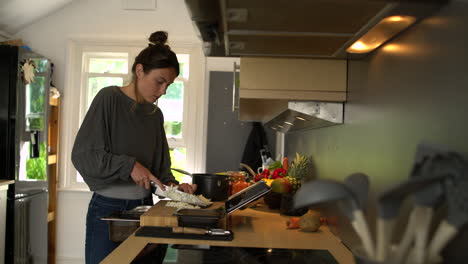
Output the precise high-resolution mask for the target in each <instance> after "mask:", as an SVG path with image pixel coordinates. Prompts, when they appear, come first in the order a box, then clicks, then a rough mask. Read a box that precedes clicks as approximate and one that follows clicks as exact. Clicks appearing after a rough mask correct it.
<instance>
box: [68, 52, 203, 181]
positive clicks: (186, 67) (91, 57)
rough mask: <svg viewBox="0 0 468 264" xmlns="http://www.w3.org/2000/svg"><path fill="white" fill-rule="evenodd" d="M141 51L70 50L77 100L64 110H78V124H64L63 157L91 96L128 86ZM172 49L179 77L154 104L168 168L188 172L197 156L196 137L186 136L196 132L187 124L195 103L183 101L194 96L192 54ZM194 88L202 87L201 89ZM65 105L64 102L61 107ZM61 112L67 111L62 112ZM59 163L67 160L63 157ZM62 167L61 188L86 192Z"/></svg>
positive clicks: (194, 126)
mask: <svg viewBox="0 0 468 264" xmlns="http://www.w3.org/2000/svg"><path fill="white" fill-rule="evenodd" d="M143 47H144V46H142V47H133V46H131V45H129V46H127V47H114V46H95V45H91V46H87V45H82V46H81V45H72V46H71V54H72V55H74V56H75V57H74V58H75V60H76V63H75V65H73V67H72V68H73V69H74V70H72V73H71V75H72V76H71V78H70V79H71V80H70V82H71V83H72V84H73V85H74V86H77V87H81V89H79V91H78V92H77V93H76V95H77V96H78V97H79V98H80V99H79V100H71V103H70V104H67V105H65V106H64V107H65V108H66V107H68V108H69V109H70V112H72V111H74V110H73V107H74V106H73V104H74V105H76V106H77V108H78V109H79V111H78V113H76V114H77V115H76V117H77V119H75V120H78V122H76V123H73V122H72V124H71V125H70V126H68V125H67V124H64V126H65V127H66V128H67V129H68V130H69V131H70V134H69V135H70V136H68V137H67V139H68V140H65V141H66V143H65V144H66V146H65V148H66V150H65V154H64V155H65V156H67V155H70V154H69V153H70V152H71V149H72V147H73V142H74V139H75V136H76V132H77V131H78V128H79V125H80V124H81V122H82V120H83V119H84V117H85V115H86V112H87V110H88V108H89V106H90V104H91V102H92V101H93V98H94V97H95V95H96V94H97V93H98V92H99V90H100V89H102V88H104V87H107V86H110V85H117V86H123V85H126V84H128V82H129V80H130V78H131V66H132V65H133V60H134V58H135V57H136V55H138V53H139V52H140V51H141V50H142V49H143ZM172 48H173V50H174V51H175V52H176V53H177V58H178V60H179V63H180V74H179V76H178V77H177V78H176V80H174V83H173V84H171V86H169V88H168V90H167V92H166V94H165V95H164V96H162V97H161V98H160V99H159V100H158V102H156V103H157V105H158V107H160V108H161V110H162V112H163V114H164V121H165V122H164V128H165V131H166V136H167V139H168V143H169V148H170V155H171V161H172V167H175V168H180V169H184V170H189V171H190V170H191V169H192V168H193V167H194V163H195V162H196V161H194V160H190V157H198V156H201V155H200V153H199V154H197V155H195V152H197V150H196V149H197V148H198V152H200V150H201V148H200V147H197V146H195V144H194V143H195V142H196V140H194V137H195V135H196V134H195V133H188V132H187V131H191V132H192V131H197V126H199V125H198V124H197V123H196V122H194V121H191V120H190V119H194V118H195V117H196V111H189V109H194V106H196V105H197V103H196V102H195V101H194V100H190V101H188V100H187V98H193V97H194V96H193V95H194V94H196V93H197V92H196V91H195V90H192V91H191V90H190V89H188V87H189V86H190V84H191V82H192V80H191V79H190V70H191V67H193V65H191V53H193V49H181V51H182V52H178V51H177V49H174V47H172ZM197 71H198V74H199V75H201V74H202V72H201V71H200V70H198V69H195V72H197ZM78 76H79V77H78ZM198 86H199V87H203V85H198ZM70 92H72V91H70ZM78 93H79V94H78ZM190 93H192V96H191V97H189V96H190V95H189V94H190ZM70 97H74V96H73V95H68V96H67V97H65V99H68V98H70ZM65 103H66V102H65V101H64V104H65ZM75 109H76V108H75ZM64 111H67V110H66V109H64ZM66 113H68V112H66ZM71 115H72V114H70V116H71ZM200 116H203V115H200ZM189 117H192V118H189ZM67 121H68V120H64V123H67ZM188 121H189V122H188ZM200 125H202V124H200ZM65 133H66V132H65ZM199 141H200V140H199ZM63 159H65V160H67V157H64V158H63ZM68 160H69V158H68ZM65 167H66V168H65V170H66V171H68V172H70V173H69V175H70V176H69V177H65V179H64V184H62V187H63V188H71V189H87V186H86V185H85V183H84V181H83V178H82V177H81V176H80V175H79V173H78V172H77V171H76V170H75V169H74V167H73V165H72V164H71V162H67V164H65ZM174 176H175V177H176V179H177V180H179V181H181V182H190V181H191V178H190V176H187V175H183V174H180V173H175V172H174Z"/></svg>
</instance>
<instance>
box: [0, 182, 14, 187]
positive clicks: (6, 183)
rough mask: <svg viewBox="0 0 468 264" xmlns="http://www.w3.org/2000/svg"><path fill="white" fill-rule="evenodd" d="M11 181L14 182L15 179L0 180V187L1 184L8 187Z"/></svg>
mask: <svg viewBox="0 0 468 264" xmlns="http://www.w3.org/2000/svg"><path fill="white" fill-rule="evenodd" d="M12 183H15V181H13V180H0V188H1V187H2V186H5V187H6V188H8V185H10V184H12ZM2 189H3V188H2Z"/></svg>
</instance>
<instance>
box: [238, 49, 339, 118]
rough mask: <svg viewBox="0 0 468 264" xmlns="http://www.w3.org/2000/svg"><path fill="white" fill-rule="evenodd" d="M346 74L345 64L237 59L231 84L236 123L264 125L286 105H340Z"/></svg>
mask: <svg viewBox="0 0 468 264" xmlns="http://www.w3.org/2000/svg"><path fill="white" fill-rule="evenodd" d="M346 72H347V61H346V60H325V59H297V58H261V57H241V58H240V77H239V81H238V82H235V83H234V89H235V90H234V99H235V101H237V102H238V103H237V104H234V105H236V107H235V108H238V111H239V119H240V120H243V121H261V122H267V121H269V120H271V119H272V118H274V117H275V116H277V115H279V114H280V113H282V112H284V111H285V110H287V109H288V108H289V107H288V103H289V102H290V101H319V102H344V101H346V86H347V74H346ZM236 94H238V96H237V95H236Z"/></svg>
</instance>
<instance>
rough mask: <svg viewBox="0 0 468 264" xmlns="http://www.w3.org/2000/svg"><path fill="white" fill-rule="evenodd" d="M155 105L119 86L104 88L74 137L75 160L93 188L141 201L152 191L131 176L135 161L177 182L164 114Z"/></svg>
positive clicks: (103, 193)
mask: <svg viewBox="0 0 468 264" xmlns="http://www.w3.org/2000/svg"><path fill="white" fill-rule="evenodd" d="M153 109H154V105H153V104H150V103H143V104H135V101H134V100H132V99H131V98H130V97H128V96H127V95H125V94H124V93H123V92H122V91H121V90H120V87H117V86H110V87H106V88H103V89H101V91H99V93H98V94H97V95H96V97H95V98H94V100H93V102H92V104H91V106H90V108H89V110H88V112H87V114H86V117H85V119H84V121H83V124H82V125H81V127H80V129H79V131H78V134H77V136H76V139H75V144H74V145H73V150H72V162H73V165H74V166H75V168H76V169H77V170H78V172H79V173H80V174H81V176H83V179H84V180H85V182H86V184H88V186H89V188H90V189H91V190H92V191H96V192H97V193H99V194H101V195H104V196H107V197H112V198H120V199H141V198H143V197H145V196H147V195H148V192H149V191H148V190H145V189H144V188H143V187H140V186H138V185H136V184H135V182H134V181H133V179H132V178H131V177H130V173H131V171H132V169H133V165H134V164H135V161H138V162H140V163H141V164H142V165H143V166H145V167H146V168H148V169H149V170H150V171H151V172H152V173H153V175H155V176H156V177H157V178H159V179H160V180H161V181H162V182H163V183H165V184H167V183H169V182H175V183H177V181H176V180H175V178H174V176H173V175H172V173H171V170H170V166H171V161H170V157H169V147H168V144H167V139H166V134H165V132H164V126H163V124H164V117H163V115H162V112H161V110H160V109H159V108H158V109H157V111H156V112H154V111H153Z"/></svg>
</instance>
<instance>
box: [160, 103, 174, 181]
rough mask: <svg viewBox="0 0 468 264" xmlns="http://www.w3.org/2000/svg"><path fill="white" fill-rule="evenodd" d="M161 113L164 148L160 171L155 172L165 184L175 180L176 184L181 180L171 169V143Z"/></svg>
mask: <svg viewBox="0 0 468 264" xmlns="http://www.w3.org/2000/svg"><path fill="white" fill-rule="evenodd" d="M160 114H161V119H160V120H161V131H162V132H161V133H162V136H161V140H162V141H163V142H162V149H161V156H162V157H161V164H160V166H159V168H160V169H159V172H157V173H156V174H155V176H156V177H158V178H159V180H160V181H161V182H162V183H163V184H168V183H169V182H173V183H175V184H179V182H178V181H177V180H176V179H175V178H174V175H173V174H172V171H171V156H170V153H169V144H168V143H167V138H166V132H165V131H164V117H163V115H162V113H161V112H160Z"/></svg>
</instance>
